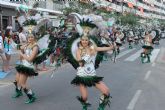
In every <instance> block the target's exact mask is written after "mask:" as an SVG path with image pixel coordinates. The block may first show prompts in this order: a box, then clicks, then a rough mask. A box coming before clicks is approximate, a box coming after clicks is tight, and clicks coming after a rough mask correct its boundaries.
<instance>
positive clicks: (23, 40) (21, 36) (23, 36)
mask: <svg viewBox="0 0 165 110" xmlns="http://www.w3.org/2000/svg"><path fill="white" fill-rule="evenodd" d="M19 40H20V44H24V43H26V42H27V39H26V36H25V34H23V33H22V32H21V33H19Z"/></svg>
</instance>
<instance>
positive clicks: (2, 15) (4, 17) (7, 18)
mask: <svg viewBox="0 0 165 110" xmlns="http://www.w3.org/2000/svg"><path fill="white" fill-rule="evenodd" d="M15 15H16V11H15V9H13V8H9V7H3V6H0V30H5V29H6V27H7V26H12V27H13V29H14V30H15V19H14V16H15Z"/></svg>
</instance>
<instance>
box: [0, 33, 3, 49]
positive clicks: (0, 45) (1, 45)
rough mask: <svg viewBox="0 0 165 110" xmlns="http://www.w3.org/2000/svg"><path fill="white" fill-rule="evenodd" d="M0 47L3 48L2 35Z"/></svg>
mask: <svg viewBox="0 0 165 110" xmlns="http://www.w3.org/2000/svg"><path fill="white" fill-rule="evenodd" d="M0 49H3V38H2V36H0Z"/></svg>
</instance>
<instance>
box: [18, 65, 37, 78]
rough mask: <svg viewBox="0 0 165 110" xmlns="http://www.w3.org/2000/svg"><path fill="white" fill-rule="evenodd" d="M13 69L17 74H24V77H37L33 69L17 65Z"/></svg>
mask: <svg viewBox="0 0 165 110" xmlns="http://www.w3.org/2000/svg"><path fill="white" fill-rule="evenodd" d="M15 69H16V70H17V72H18V73H19V74H24V75H26V76H37V75H38V73H37V72H36V71H35V70H34V69H33V68H30V67H27V66H24V65H17V66H16V67H15Z"/></svg>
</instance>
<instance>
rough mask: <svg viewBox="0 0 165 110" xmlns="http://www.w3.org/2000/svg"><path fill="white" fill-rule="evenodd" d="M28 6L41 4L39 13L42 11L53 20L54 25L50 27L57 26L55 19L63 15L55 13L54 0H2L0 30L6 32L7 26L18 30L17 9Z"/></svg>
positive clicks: (0, 2)
mask: <svg viewBox="0 0 165 110" xmlns="http://www.w3.org/2000/svg"><path fill="white" fill-rule="evenodd" d="M25 1H26V4H27V5H28V6H32V5H33V4H34V2H36V1H37V2H38V3H39V7H38V8H37V10H38V11H42V12H43V13H44V14H45V15H46V16H47V17H49V18H50V19H52V23H50V24H48V25H55V24H56V23H55V21H56V20H54V19H56V18H57V15H59V14H62V12H60V11H55V9H54V5H53V0H29V2H27V1H28V0H0V30H5V29H6V27H7V26H9V25H10V26H12V27H13V30H18V27H19V25H18V23H17V22H16V20H15V16H16V13H17V11H16V8H17V7H19V5H20V4H25Z"/></svg>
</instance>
